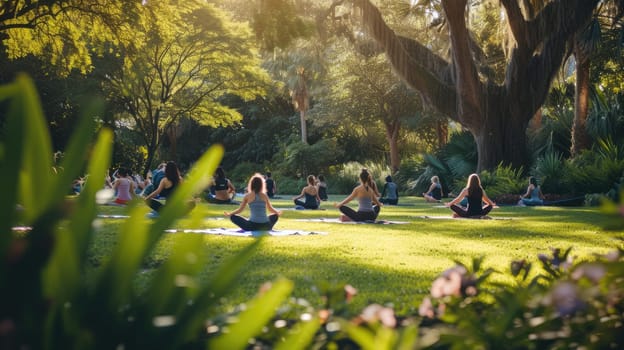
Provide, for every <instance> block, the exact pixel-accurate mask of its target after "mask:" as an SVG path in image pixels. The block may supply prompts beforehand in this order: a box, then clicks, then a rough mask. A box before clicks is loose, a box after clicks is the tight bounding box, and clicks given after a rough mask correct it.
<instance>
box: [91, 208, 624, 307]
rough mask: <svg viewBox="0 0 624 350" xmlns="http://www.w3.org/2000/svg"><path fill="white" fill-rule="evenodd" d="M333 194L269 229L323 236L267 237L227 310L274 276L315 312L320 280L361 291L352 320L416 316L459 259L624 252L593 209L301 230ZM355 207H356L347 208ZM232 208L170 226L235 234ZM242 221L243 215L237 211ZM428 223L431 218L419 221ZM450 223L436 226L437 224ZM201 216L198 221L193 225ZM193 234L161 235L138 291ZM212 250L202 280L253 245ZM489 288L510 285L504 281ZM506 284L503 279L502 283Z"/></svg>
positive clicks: (441, 212) (108, 244) (230, 243)
mask: <svg viewBox="0 0 624 350" xmlns="http://www.w3.org/2000/svg"><path fill="white" fill-rule="evenodd" d="M290 198H291V196H283V197H282V199H276V200H274V201H273V204H274V206H275V207H277V208H290V209H292V207H293V205H292V202H291V201H290ZM342 198H344V197H343V196H340V197H339V196H330V200H329V201H328V202H324V203H323V204H322V205H321V207H322V208H324V209H325V210H305V211H304V210H284V211H283V214H282V216H281V217H280V219H279V221H278V223H277V225H276V226H275V229H277V230H279V229H283V230H286V229H299V230H306V231H314V232H324V233H326V234H323V235H321V234H318V235H310V236H285V237H264V238H263V239H262V243H261V246H260V249H259V250H258V251H257V252H256V254H255V256H254V257H253V259H252V260H251V262H250V263H249V264H248V265H247V266H246V268H245V269H244V271H243V273H242V275H241V276H240V279H239V282H238V284H237V286H236V288H235V289H234V290H233V291H232V292H231V293H230V294H229V296H228V299H227V300H224V303H223V308H224V310H227V309H229V308H231V307H234V306H236V305H238V304H240V303H242V302H244V301H247V300H249V299H251V298H252V297H253V296H254V295H255V294H256V293H257V291H258V289H259V287H260V286H261V285H262V284H263V283H265V282H268V281H272V280H275V279H276V278H278V277H285V278H288V279H290V280H292V281H294V282H295V290H294V292H293V295H292V296H293V297H300V298H305V299H307V300H309V301H310V302H311V303H312V305H315V306H317V307H320V306H321V305H323V301H322V300H321V298H320V295H319V293H318V291H317V286H318V282H320V281H327V282H329V283H330V284H333V285H335V286H339V285H341V284H343V283H349V284H351V285H352V286H354V287H355V288H356V289H357V290H358V295H357V296H356V298H355V299H354V301H353V302H352V304H351V305H350V311H352V312H357V311H359V310H361V309H362V308H363V307H365V306H366V305H368V304H370V303H380V304H387V305H392V306H393V307H394V308H395V310H396V312H397V313H398V314H407V313H412V312H414V311H415V310H417V308H418V305H419V303H420V301H421V300H422V298H423V297H424V296H425V295H427V294H428V293H429V288H430V286H431V282H432V281H433V280H434V279H435V278H436V277H437V276H438V275H439V274H440V273H441V272H442V271H444V270H445V269H447V268H449V267H451V266H453V265H454V261H455V260H458V261H461V262H463V263H465V264H470V263H471V261H472V258H473V257H478V256H483V257H484V258H485V260H484V267H485V268H488V267H491V268H494V269H495V270H497V271H502V272H508V271H509V265H510V262H511V261H512V260H516V259H528V260H530V261H532V262H535V263H536V264H534V265H535V266H538V265H539V264H537V262H538V260H537V254H538V253H550V251H549V248H550V247H559V248H562V249H566V248H568V247H572V248H573V250H572V255H573V256H575V258H576V259H577V260H583V259H588V258H590V257H591V256H592V255H593V254H595V253H605V252H608V251H610V250H613V249H614V248H615V247H619V246H621V242H622V239H623V238H624V233H623V232H622V231H608V230H604V229H603V226H604V225H605V223H606V221H605V220H608V218H607V217H606V216H605V215H604V214H602V213H600V211H599V210H598V209H597V208H585V207H582V208H562V207H511V206H510V207H500V208H497V209H495V210H493V211H492V213H491V217H492V218H494V219H493V220H469V219H461V220H460V219H451V212H450V210H449V209H448V208H444V207H442V206H441V205H440V204H431V203H425V202H424V200H423V199H422V198H416V197H409V198H401V205H400V206H385V207H383V208H382V210H381V214H380V216H379V219H382V220H395V221H407V222H409V223H408V224H391V225H379V224H357V225H356V224H338V223H322V222H305V221H297V219H307V218H336V217H338V216H339V211H338V210H337V209H335V208H334V207H333V205H332V204H333V202H334V201H339V200H342ZM352 205H355V202H354V203H352ZM235 207H236V206H234V205H212V204H210V205H209V204H206V203H201V204H200V205H199V206H198V207H196V208H195V209H194V212H193V213H192V216H193V217H194V218H195V220H192V219H191V218H190V217H189V218H184V219H182V220H180V221H178V222H177V223H176V225H175V228H181V229H182V228H211V227H226V228H234V227H235V226H234V224H232V223H231V222H230V221H229V219H227V218H224V217H223V211H224V210H227V211H230V210H232V209H234V208H235ZM124 211H125V208H120V207H108V206H102V207H100V212H101V213H103V214H104V213H105V214H122V213H123V212H124ZM243 215H248V211H245V212H243ZM425 216H429V217H436V218H424V217H425ZM441 216H444V217H447V218H448V219H439V218H437V217H441ZM198 218H199V220H198ZM122 221H123V219H104V220H102V225H98V229H97V232H96V234H95V236H94V245H93V247H92V248H91V251H90V255H89V256H90V261H91V262H92V264H93V266H95V267H96V268H97V266H99V265H100V264H101V263H102V262H103V261H105V260H106V259H107V257H108V256H109V255H110V252H111V251H112V249H113V248H114V245H115V243H116V240H117V231H118V229H119V227H120V225H121V223H122ZM193 235H197V234H192V233H175V234H165V235H164V236H163V239H162V241H161V243H160V244H159V246H158V248H157V249H156V251H155V252H154V253H153V254H152V255H151V256H150V257H149V259H147V261H145V262H144V266H143V267H144V270H143V271H142V273H141V276H140V277H139V278H138V279H137V288H144V287H145V286H146V285H148V284H147V281H148V279H149V276H150V275H151V273H152V272H153V271H154V269H155V268H157V267H158V266H159V265H160V264H161V263H162V262H163V261H164V259H166V258H167V256H168V255H169V254H170V253H171V249H173V247H174V246H175V242H176V241H177V240H184V239H188V238H189V237H191V236H193ZM202 239H203V243H204V244H205V246H206V249H207V251H208V256H209V259H208V261H209V262H208V264H206V266H205V273H204V274H203V276H204V278H208V276H210V275H212V274H214V273H215V271H216V270H217V268H218V267H219V265H220V264H221V263H222V262H223V261H225V260H227V259H228V258H231V257H232V256H233V255H235V254H236V253H237V252H238V251H240V250H241V249H242V248H243V247H244V246H246V245H248V244H249V243H250V242H251V241H252V240H254V239H255V238H250V237H232V236H216V235H202ZM493 278H494V280H498V281H505V282H509V283H512V281H511V280H510V279H509V277H508V276H507V277H505V276H503V275H495V276H494V277H493ZM506 279H507V280H506Z"/></svg>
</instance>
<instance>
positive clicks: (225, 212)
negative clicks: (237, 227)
mask: <svg viewBox="0 0 624 350" xmlns="http://www.w3.org/2000/svg"><path fill="white" fill-rule="evenodd" d="M248 198H249V194H246V195H245V197H243V200H242V201H241V204H240V205H239V206H238V208H236V209H235V210H234V211H231V212H227V211H224V212H223V214H224V215H225V216H231V215H236V214H238V213H240V212H242V211H243V209H245V206H246V205H247V202H248V201H249V199H248Z"/></svg>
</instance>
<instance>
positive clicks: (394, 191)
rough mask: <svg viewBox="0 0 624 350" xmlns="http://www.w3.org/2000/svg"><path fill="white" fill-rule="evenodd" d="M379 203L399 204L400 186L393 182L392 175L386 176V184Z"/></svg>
mask: <svg viewBox="0 0 624 350" xmlns="http://www.w3.org/2000/svg"><path fill="white" fill-rule="evenodd" d="M386 195H387V197H386ZM379 201H380V202H381V203H383V204H392V205H397V204H399V186H397V184H396V183H395V182H393V181H392V176H390V175H388V176H386V184H385V185H384V188H383V190H382V191H381V198H380V199H379Z"/></svg>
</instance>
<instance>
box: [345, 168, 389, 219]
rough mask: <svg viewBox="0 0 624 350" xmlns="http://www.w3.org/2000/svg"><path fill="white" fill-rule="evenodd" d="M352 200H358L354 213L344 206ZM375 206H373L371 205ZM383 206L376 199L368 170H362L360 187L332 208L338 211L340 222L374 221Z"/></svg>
mask: <svg viewBox="0 0 624 350" xmlns="http://www.w3.org/2000/svg"><path fill="white" fill-rule="evenodd" d="M353 199H357V200H358V210H357V211H355V210H353V209H352V208H350V207H348V206H347V205H346V204H348V203H349V202H351V201H352V200H353ZM373 204H375V205H373ZM382 206H383V204H382V203H381V202H379V200H378V199H377V192H376V191H375V190H374V188H373V185H372V178H371V176H370V174H369V173H368V170H366V169H362V172H361V173H360V185H358V186H357V187H355V188H354V189H353V192H351V194H350V195H349V196H348V197H347V198H345V199H344V200H343V201H342V202H340V203H334V207H336V208H338V209H340V212H341V213H342V216H341V217H340V220H341V221H375V220H376V219H377V216H378V215H379V211H380V209H381V207H382Z"/></svg>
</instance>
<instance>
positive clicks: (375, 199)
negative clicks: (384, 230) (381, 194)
mask: <svg viewBox="0 0 624 350" xmlns="http://www.w3.org/2000/svg"><path fill="white" fill-rule="evenodd" d="M371 199H372V201H373V203H375V204H376V205H377V206H378V207H383V204H382V203H381V202H380V201H379V199H378V198H377V196H376V195H375V194H373V195H372V196H371Z"/></svg>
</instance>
